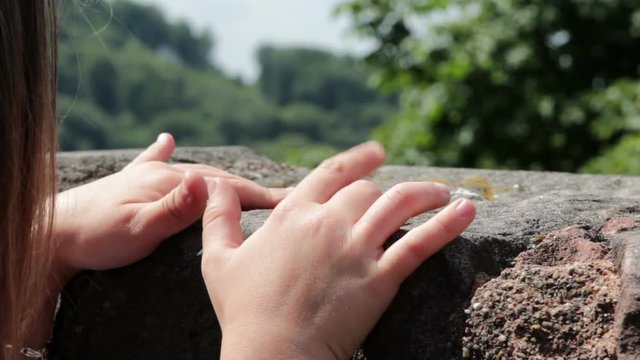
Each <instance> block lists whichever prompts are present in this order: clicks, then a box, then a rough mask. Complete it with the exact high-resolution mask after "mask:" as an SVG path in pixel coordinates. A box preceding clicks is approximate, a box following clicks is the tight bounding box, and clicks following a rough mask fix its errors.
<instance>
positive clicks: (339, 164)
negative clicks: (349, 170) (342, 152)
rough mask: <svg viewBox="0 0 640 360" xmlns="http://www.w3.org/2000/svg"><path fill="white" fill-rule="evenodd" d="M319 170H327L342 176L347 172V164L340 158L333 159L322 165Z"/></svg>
mask: <svg viewBox="0 0 640 360" xmlns="http://www.w3.org/2000/svg"><path fill="white" fill-rule="evenodd" d="M318 168H319V169H322V170H326V171H329V172H332V173H335V174H342V173H344V172H345V170H346V166H345V163H344V161H343V160H342V159H340V158H339V157H332V158H330V159H327V160H325V161H323V162H322V163H320V165H319V166H318Z"/></svg>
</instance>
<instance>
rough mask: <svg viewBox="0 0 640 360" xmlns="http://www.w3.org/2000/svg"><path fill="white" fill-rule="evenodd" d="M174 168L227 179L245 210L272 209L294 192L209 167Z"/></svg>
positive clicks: (181, 165) (179, 165)
mask: <svg viewBox="0 0 640 360" xmlns="http://www.w3.org/2000/svg"><path fill="white" fill-rule="evenodd" d="M172 167H173V168H176V169H180V170H182V171H188V170H197V171H198V172H199V173H201V174H202V175H203V176H204V177H205V178H207V179H208V180H211V178H217V177H221V178H224V179H226V180H227V181H228V182H229V184H231V186H232V187H233V188H234V189H235V190H236V192H237V193H238V197H239V198H240V203H241V205H242V209H244V210H254V209H272V208H274V207H275V206H276V205H278V204H279V203H280V201H282V200H283V199H284V198H285V197H286V196H287V195H289V194H290V193H291V191H292V190H291V189H283V188H266V187H263V186H261V185H259V184H256V183H255V182H253V181H251V180H248V179H245V178H243V177H240V176H236V175H232V174H229V173H228V172H226V171H224V170H220V169H217V168H215V167H212V166H208V165H201V164H175V165H172Z"/></svg>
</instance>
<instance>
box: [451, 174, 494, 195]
mask: <svg viewBox="0 0 640 360" xmlns="http://www.w3.org/2000/svg"><path fill="white" fill-rule="evenodd" d="M459 186H460V187H461V188H473V189H477V190H478V191H480V193H481V195H482V197H484V198H485V199H487V200H495V198H496V192H495V190H494V188H493V186H492V185H491V181H490V180H489V179H488V178H486V177H484V176H472V177H470V178H466V179H464V180H463V181H462V182H461V183H460V185H459Z"/></svg>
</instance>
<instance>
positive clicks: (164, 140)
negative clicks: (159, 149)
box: [156, 133, 169, 144]
mask: <svg viewBox="0 0 640 360" xmlns="http://www.w3.org/2000/svg"><path fill="white" fill-rule="evenodd" d="M168 141H169V134H167V133H162V134H160V135H158V138H157V139H156V142H159V143H163V144H166V143H167V142H168Z"/></svg>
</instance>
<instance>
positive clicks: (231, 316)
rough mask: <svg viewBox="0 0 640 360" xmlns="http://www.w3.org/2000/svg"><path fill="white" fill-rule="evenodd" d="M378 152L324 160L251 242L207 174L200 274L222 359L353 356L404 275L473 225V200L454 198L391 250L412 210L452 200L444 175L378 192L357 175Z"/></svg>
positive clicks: (224, 190) (224, 192) (236, 208)
mask: <svg viewBox="0 0 640 360" xmlns="http://www.w3.org/2000/svg"><path fill="white" fill-rule="evenodd" d="M383 160H384V151H383V149H382V147H380V145H378V144H376V143H367V144H364V145H361V146H359V147H356V148H354V149H351V150H349V151H347V152H345V153H343V154H340V155H338V156H336V157H334V158H332V159H329V160H328V161H326V162H325V163H323V164H322V165H321V166H320V167H319V168H318V169H316V170H315V171H313V172H312V173H311V174H310V175H309V176H308V177H306V178H305V179H304V180H303V181H302V182H301V183H300V184H299V185H298V186H297V187H296V189H295V190H294V191H293V192H292V193H291V194H290V195H289V196H287V198H285V199H284V200H283V201H282V202H281V203H280V204H279V205H278V206H276V208H275V209H274V211H273V213H272V214H271V216H270V217H269V218H268V220H267V221H266V223H265V224H264V226H263V227H261V228H260V229H259V230H258V231H256V232H255V233H254V234H253V235H252V236H251V237H249V238H248V239H246V240H244V239H243V238H242V231H241V229H240V225H239V219H240V212H241V210H240V203H239V201H238V197H237V195H236V193H235V192H234V191H233V189H232V187H231V186H230V185H229V184H228V183H227V182H226V181H224V180H216V181H214V182H212V183H210V184H209V195H210V198H209V201H208V204H207V208H206V210H205V213H204V217H203V229H204V233H203V245H204V253H203V258H202V272H203V276H204V279H205V283H206V285H207V289H208V291H209V296H210V298H211V301H212V303H213V306H214V309H215V311H216V314H217V316H218V320H219V322H220V325H221V327H222V332H223V341H222V349H221V358H222V359H224V360H233V359H349V358H350V356H351V355H352V354H353V353H354V352H355V350H357V348H358V346H359V345H360V344H361V343H362V341H363V340H364V338H365V336H366V335H367V333H368V332H369V331H370V329H371V328H372V327H373V326H374V324H375V323H376V322H377V320H378V319H379V317H380V316H381V314H382V313H383V311H384V310H385V309H386V307H387V306H388V305H389V303H390V302H391V300H392V298H393V296H394V295H395V293H396V291H397V289H398V287H399V286H400V284H401V283H402V281H403V280H404V279H405V278H406V277H407V276H408V275H409V274H411V273H412V272H413V271H414V270H415V269H416V268H417V267H418V266H419V265H420V264H421V263H422V262H423V261H424V260H426V259H427V258H429V257H430V256H431V255H433V254H434V253H435V252H437V251H438V250H440V249H441V248H442V247H444V246H445V245H447V244H448V243H449V242H451V241H452V240H453V239H454V238H455V237H456V236H457V235H458V234H460V233H461V232H462V231H463V230H464V229H465V228H466V227H467V226H468V225H469V224H470V223H471V221H472V220H473V218H474V216H475V208H474V205H473V203H472V202H470V201H468V200H458V201H456V202H454V203H452V204H450V205H449V206H447V207H446V208H445V209H444V210H442V211H441V212H439V213H438V214H437V215H435V216H434V217H433V218H431V219H430V220H429V221H427V222H426V223H424V224H422V225H420V226H418V227H417V228H415V229H413V230H411V231H409V232H408V233H407V234H406V235H404V236H403V237H402V238H401V239H400V240H398V241H397V242H396V243H394V244H393V245H392V246H391V247H389V248H388V249H387V250H386V251H385V250H384V249H383V247H382V246H383V244H384V242H385V240H386V239H387V238H388V237H389V236H390V235H391V234H392V233H393V232H394V231H396V230H397V229H398V228H399V227H400V226H402V225H403V224H404V223H405V222H406V221H407V220H408V219H409V218H410V217H412V216H414V215H417V214H420V213H422V212H425V211H428V210H433V209H436V208H439V207H441V206H444V205H446V204H447V203H449V201H450V199H449V191H448V189H447V188H446V186H443V185H438V184H433V183H417V182H416V183H404V184H400V185H397V186H395V187H393V188H392V189H391V190H389V191H387V192H386V193H384V194H383V193H382V192H381V191H380V190H379V189H378V188H377V186H375V185H374V184H373V183H371V182H368V181H363V180H358V179H360V178H361V177H363V176H365V175H367V174H369V173H371V172H372V171H373V170H374V169H376V168H377V167H379V166H380V165H381V164H382V162H383Z"/></svg>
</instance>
